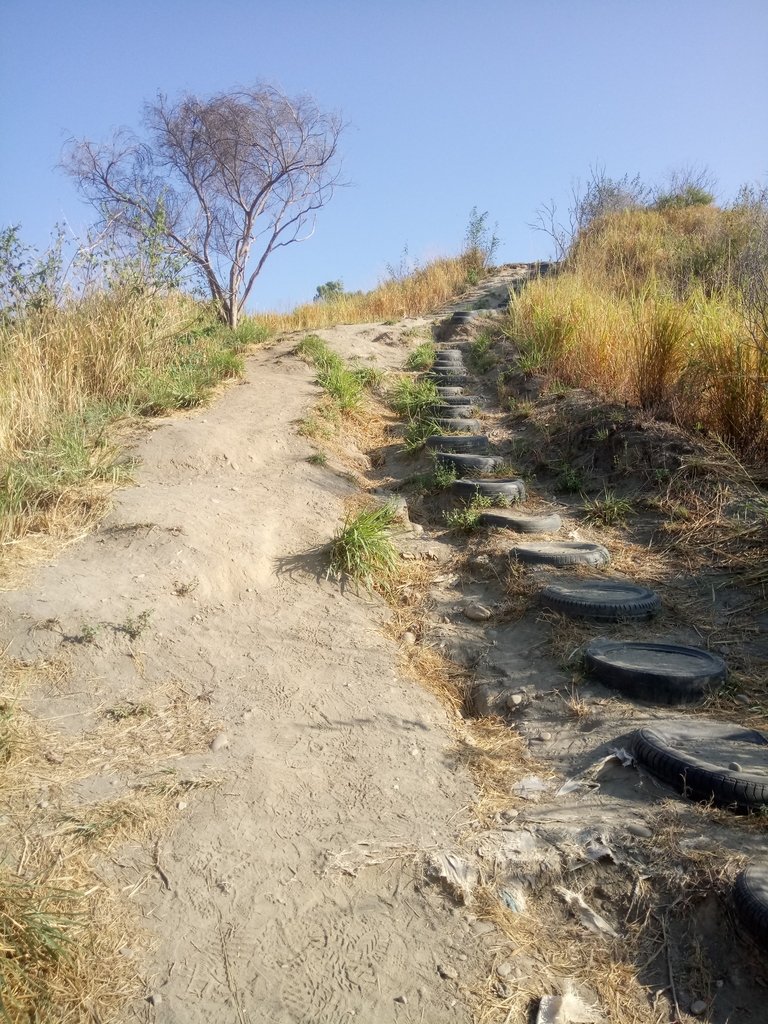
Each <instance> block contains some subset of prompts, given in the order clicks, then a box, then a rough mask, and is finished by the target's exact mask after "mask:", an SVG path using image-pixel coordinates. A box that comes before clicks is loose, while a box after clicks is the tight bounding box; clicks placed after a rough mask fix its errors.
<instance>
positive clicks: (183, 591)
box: [173, 576, 200, 597]
mask: <svg viewBox="0 0 768 1024" xmlns="http://www.w3.org/2000/svg"><path fill="white" fill-rule="evenodd" d="M199 585H200V580H199V579H198V577H197V576H193V577H192V578H191V579H188V580H174V581H173V592H174V594H175V595H176V597H187V595H188V594H192V593H194V591H196V590H197V588H198V586H199Z"/></svg>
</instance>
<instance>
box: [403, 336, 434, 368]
mask: <svg viewBox="0 0 768 1024" xmlns="http://www.w3.org/2000/svg"><path fill="white" fill-rule="evenodd" d="M436 352H437V349H436V348H435V344H434V342H432V341H425V342H422V344H421V345H417V346H416V348H415V349H414V350H413V352H411V354H410V355H409V356H408V358H407V359H406V361H405V368H406V370H428V369H429V368H430V366H431V365H432V363H434V361H435V353H436Z"/></svg>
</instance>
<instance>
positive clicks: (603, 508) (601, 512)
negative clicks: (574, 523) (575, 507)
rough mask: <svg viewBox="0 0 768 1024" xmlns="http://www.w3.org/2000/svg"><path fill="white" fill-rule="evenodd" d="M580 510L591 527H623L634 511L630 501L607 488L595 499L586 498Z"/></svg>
mask: <svg viewBox="0 0 768 1024" xmlns="http://www.w3.org/2000/svg"><path fill="white" fill-rule="evenodd" d="M582 508H583V510H584V519H585V521H586V522H587V523H589V524H590V525H592V526H623V525H624V524H625V523H626V521H627V519H628V517H629V516H630V515H632V513H633V512H634V510H635V509H634V505H633V504H632V502H631V501H629V500H628V499H627V498H619V497H617V496H616V494H615V493H614V492H613V491H611V490H609V489H608V488H606V489H605V490H604V491H603V493H602V495H598V496H597V497H596V498H591V499H590V498H586V499H585V500H584V504H583V506H582Z"/></svg>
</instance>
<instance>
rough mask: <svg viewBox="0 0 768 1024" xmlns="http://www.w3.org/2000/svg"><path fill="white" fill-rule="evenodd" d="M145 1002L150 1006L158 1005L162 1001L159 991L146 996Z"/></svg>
mask: <svg viewBox="0 0 768 1024" xmlns="http://www.w3.org/2000/svg"><path fill="white" fill-rule="evenodd" d="M147 1002H148V1003H149V1005H150V1006H160V1005H161V1004H162V1002H163V997H162V995H161V994H160V993H159V992H153V993H152V994H151V995H149V996H147Z"/></svg>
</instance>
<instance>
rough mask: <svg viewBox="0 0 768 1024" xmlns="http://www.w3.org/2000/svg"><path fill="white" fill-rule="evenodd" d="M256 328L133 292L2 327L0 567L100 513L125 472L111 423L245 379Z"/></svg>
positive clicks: (50, 309)
mask: <svg viewBox="0 0 768 1024" xmlns="http://www.w3.org/2000/svg"><path fill="white" fill-rule="evenodd" d="M248 329H249V328H248V325H246V326H245V327H244V329H243V330H242V332H241V334H242V336H240V335H233V334H232V332H229V331H228V330H226V329H222V328H220V327H218V326H216V325H215V324H214V322H213V321H212V319H211V316H210V314H209V313H208V311H207V310H206V309H205V308H204V307H201V305H200V304H199V303H198V302H196V301H195V300H193V299H192V298H190V297H189V296H185V295H182V294H174V295H168V296H157V295H148V294H142V293H141V292H138V291H135V290H133V291H132V290H130V289H128V290H125V291H120V290H117V291H112V292H97V293H94V294H92V295H89V296H87V297H85V298H82V299H80V300H78V301H71V302H68V303H63V304H61V305H54V304H50V305H48V306H46V307H44V308H42V309H39V310H30V311H28V312H27V313H25V314H22V315H21V316H19V317H17V318H16V319H14V320H13V321H11V322H6V323H5V324H3V325H2V326H0V562H1V561H2V556H3V554H8V550H7V549H8V548H9V546H11V545H15V544H16V543H17V542H18V541H19V540H20V539H21V538H22V537H24V536H25V535H27V534H29V533H36V534H40V533H42V534H46V535H51V534H61V535H66V534H67V533H72V532H75V533H77V532H79V531H80V530H81V529H82V528H83V527H84V526H85V525H87V523H88V520H89V518H90V515H91V513H93V515H98V514H100V512H101V511H102V510H103V486H101V485H103V483H104V481H114V480H115V479H116V478H117V476H118V475H119V474H120V472H121V470H120V468H119V467H118V466H117V465H116V462H115V455H116V451H115V449H114V447H113V446H112V444H111V443H110V440H109V431H108V428H109V426H110V424H112V423H113V422H114V421H115V420H117V419H120V418H121V417H123V416H126V415H131V414H151V413H157V412H162V411H165V410H170V409H176V408H189V407H192V406H194V405H197V404H199V403H200V402H202V401H203V400H204V399H205V397H206V396H207V395H208V394H209V393H210V390H211V388H212V387H213V386H214V385H215V384H216V383H217V382H218V381H219V380H221V379H223V378H225V377H228V376H233V375H236V374H237V373H239V372H240V370H241V368H242V365H241V359H240V357H239V355H238V349H239V348H240V347H242V344H244V343H245V341H247V340H249V339H248V338H247V334H248ZM251 333H253V328H251Z"/></svg>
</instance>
